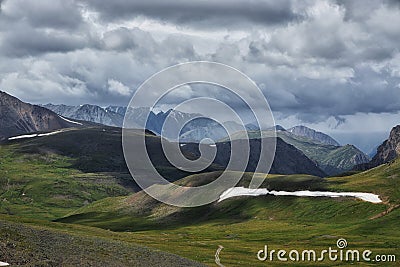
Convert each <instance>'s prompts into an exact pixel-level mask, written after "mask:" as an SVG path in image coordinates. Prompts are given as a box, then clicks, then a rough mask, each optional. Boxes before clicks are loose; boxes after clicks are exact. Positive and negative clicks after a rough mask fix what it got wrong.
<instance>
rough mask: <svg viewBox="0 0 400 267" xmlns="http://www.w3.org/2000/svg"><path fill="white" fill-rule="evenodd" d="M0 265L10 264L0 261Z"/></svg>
mask: <svg viewBox="0 0 400 267" xmlns="http://www.w3.org/2000/svg"><path fill="white" fill-rule="evenodd" d="M0 266H10V264H8V263H7V262H2V261H0Z"/></svg>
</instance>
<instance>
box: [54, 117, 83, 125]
mask: <svg viewBox="0 0 400 267" xmlns="http://www.w3.org/2000/svg"><path fill="white" fill-rule="evenodd" d="M59 117H60V118H61V119H63V120H65V121H66V122H70V123H74V124H78V125H83V124H82V123H80V122H76V121H71V120H69V119H66V118H64V117H63V116H59Z"/></svg>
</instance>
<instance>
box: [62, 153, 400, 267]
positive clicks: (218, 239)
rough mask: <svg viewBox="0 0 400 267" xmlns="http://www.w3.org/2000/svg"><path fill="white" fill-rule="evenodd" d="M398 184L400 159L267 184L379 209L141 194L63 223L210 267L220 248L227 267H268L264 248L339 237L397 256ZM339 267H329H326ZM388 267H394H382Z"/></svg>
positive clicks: (204, 178) (321, 244)
mask: <svg viewBox="0 0 400 267" xmlns="http://www.w3.org/2000/svg"><path fill="white" fill-rule="evenodd" d="M217 175H218V173H212V174H202V175H195V176H192V177H186V178H185V179H183V180H182V181H180V182H181V183H182V184H189V183H190V184H192V185H194V186H196V185H200V184H202V183H206V182H208V181H210V180H212V179H214V178H215V176H217ZM247 176H248V175H247ZM399 179H400V160H398V161H396V162H394V163H391V164H387V165H382V166H380V167H378V168H375V169H373V170H370V171H368V172H364V173H359V174H355V175H352V176H346V177H333V178H327V179H321V178H316V177H312V176H301V175H294V176H279V175H278V176H270V177H269V178H268V179H267V180H266V181H265V182H264V184H263V187H267V188H270V189H285V190H288V191H292V190H300V189H310V190H330V191H359V192H372V193H377V194H379V195H380V196H381V198H382V199H384V203H382V204H372V203H367V202H363V201H360V200H356V199H352V198H335V199H332V198H306V197H303V198H302V197H276V196H260V197H237V198H232V199H228V200H225V201H222V202H220V203H214V204H211V205H208V206H205V207H199V208H194V209H186V208H185V209H182V208H176V207H170V206H167V205H163V204H160V203H157V202H156V201H154V200H152V199H151V198H149V197H148V196H147V195H145V194H143V193H141V192H139V193H136V194H134V195H132V196H128V197H118V198H107V199H104V200H101V201H98V202H95V203H93V204H92V205H88V206H86V207H84V208H81V209H79V210H77V211H75V212H74V213H73V214H71V216H69V217H67V218H64V219H61V220H60V221H63V222H66V223H78V224H83V225H90V226H96V227H100V228H105V229H111V230H114V231H120V232H122V231H123V232H126V233H127V238H128V236H129V238H134V239H139V240H142V241H141V242H142V244H146V245H147V246H150V247H154V248H158V249H162V250H166V251H170V252H175V253H177V251H179V253H180V255H182V256H185V257H189V258H192V259H196V260H201V261H202V262H204V263H207V264H212V263H213V258H212V255H213V253H215V250H216V248H217V247H218V245H222V246H224V247H225V248H224V250H223V251H222V253H221V259H222V263H224V264H226V265H227V266H242V265H243V266H250V265H251V266H265V264H266V263H265V262H259V261H258V260H257V259H256V256H255V255H256V254H255V253H257V251H258V250H259V249H262V248H263V246H264V245H265V244H268V245H269V246H271V247H275V248H284V249H299V250H302V249H315V250H322V249H327V247H329V246H332V247H335V242H336V240H337V239H338V238H346V239H347V241H348V243H349V246H350V247H351V248H353V249H359V250H363V249H370V250H372V251H373V252H374V253H375V254H394V255H396V253H398V251H397V248H398V247H399V246H400V236H399V235H398V231H399V230H400V229H399V225H398V220H399V218H400V210H399V209H398V203H399V199H400V198H399V197H400V194H399V191H400V186H399V183H398V181H399ZM246 181H248V177H247V178H246V177H245V179H244V181H242V182H241V183H242V184H241V185H246ZM188 248H191V249H188ZM194 248H196V249H195V250H194ZM399 256H400V255H397V257H399ZM244 263H246V264H244ZM268 264H270V263H268ZM337 264H338V263H333V262H328V261H326V262H324V266H336V265H337ZM270 265H273V266H275V265H279V262H275V263H274V264H270ZM281 265H282V266H283V265H284V264H281ZM303 265H304V266H307V264H306V263H303ZM298 266H300V265H298ZM343 266H347V264H346V263H344V264H343ZM385 266H396V264H395V263H385Z"/></svg>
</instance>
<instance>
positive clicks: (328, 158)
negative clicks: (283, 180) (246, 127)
mask: <svg viewBox="0 0 400 267" xmlns="http://www.w3.org/2000/svg"><path fill="white" fill-rule="evenodd" d="M276 128H277V129H278V127H276ZM279 129H280V130H277V131H276V136H277V137H280V138H281V139H282V140H284V141H285V142H286V143H288V144H290V145H293V146H294V147H296V148H297V149H298V150H300V151H302V152H303V153H304V154H305V155H306V156H307V157H308V158H310V159H311V160H313V161H314V162H316V163H317V165H318V167H319V168H320V169H321V170H323V171H324V172H325V173H326V174H328V175H335V174H339V173H343V172H346V171H349V170H351V169H352V168H353V167H354V166H355V165H358V164H361V163H366V162H368V161H369V157H368V156H367V155H366V154H365V153H363V152H362V151H360V150H359V149H358V148H356V147H355V146H353V145H345V146H334V145H327V144H322V143H321V142H319V141H315V140H312V139H310V138H308V137H304V136H298V135H295V134H293V133H291V132H289V131H286V130H282V129H281V128H279ZM272 134H273V132H271V130H266V131H248V132H246V133H244V132H238V133H236V134H234V135H233V136H232V139H243V138H247V135H248V137H249V138H250V139H259V138H262V137H265V136H271V135H272ZM245 135H246V136H245Z"/></svg>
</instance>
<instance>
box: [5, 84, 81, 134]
mask: <svg viewBox="0 0 400 267" xmlns="http://www.w3.org/2000/svg"><path fill="white" fill-rule="evenodd" d="M76 126H78V124H76V123H74V122H72V121H68V120H66V119H64V118H62V117H60V116H59V115H57V114H56V113H54V112H53V111H50V110H48V109H46V108H43V107H40V106H36V105H31V104H28V103H25V102H22V101H21V100H19V99H18V98H16V97H14V96H11V95H9V94H7V93H5V92H2V91H0V140H1V139H5V138H7V137H11V136H17V135H23V134H27V133H32V132H40V131H53V130H58V129H62V128H69V127H76Z"/></svg>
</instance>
